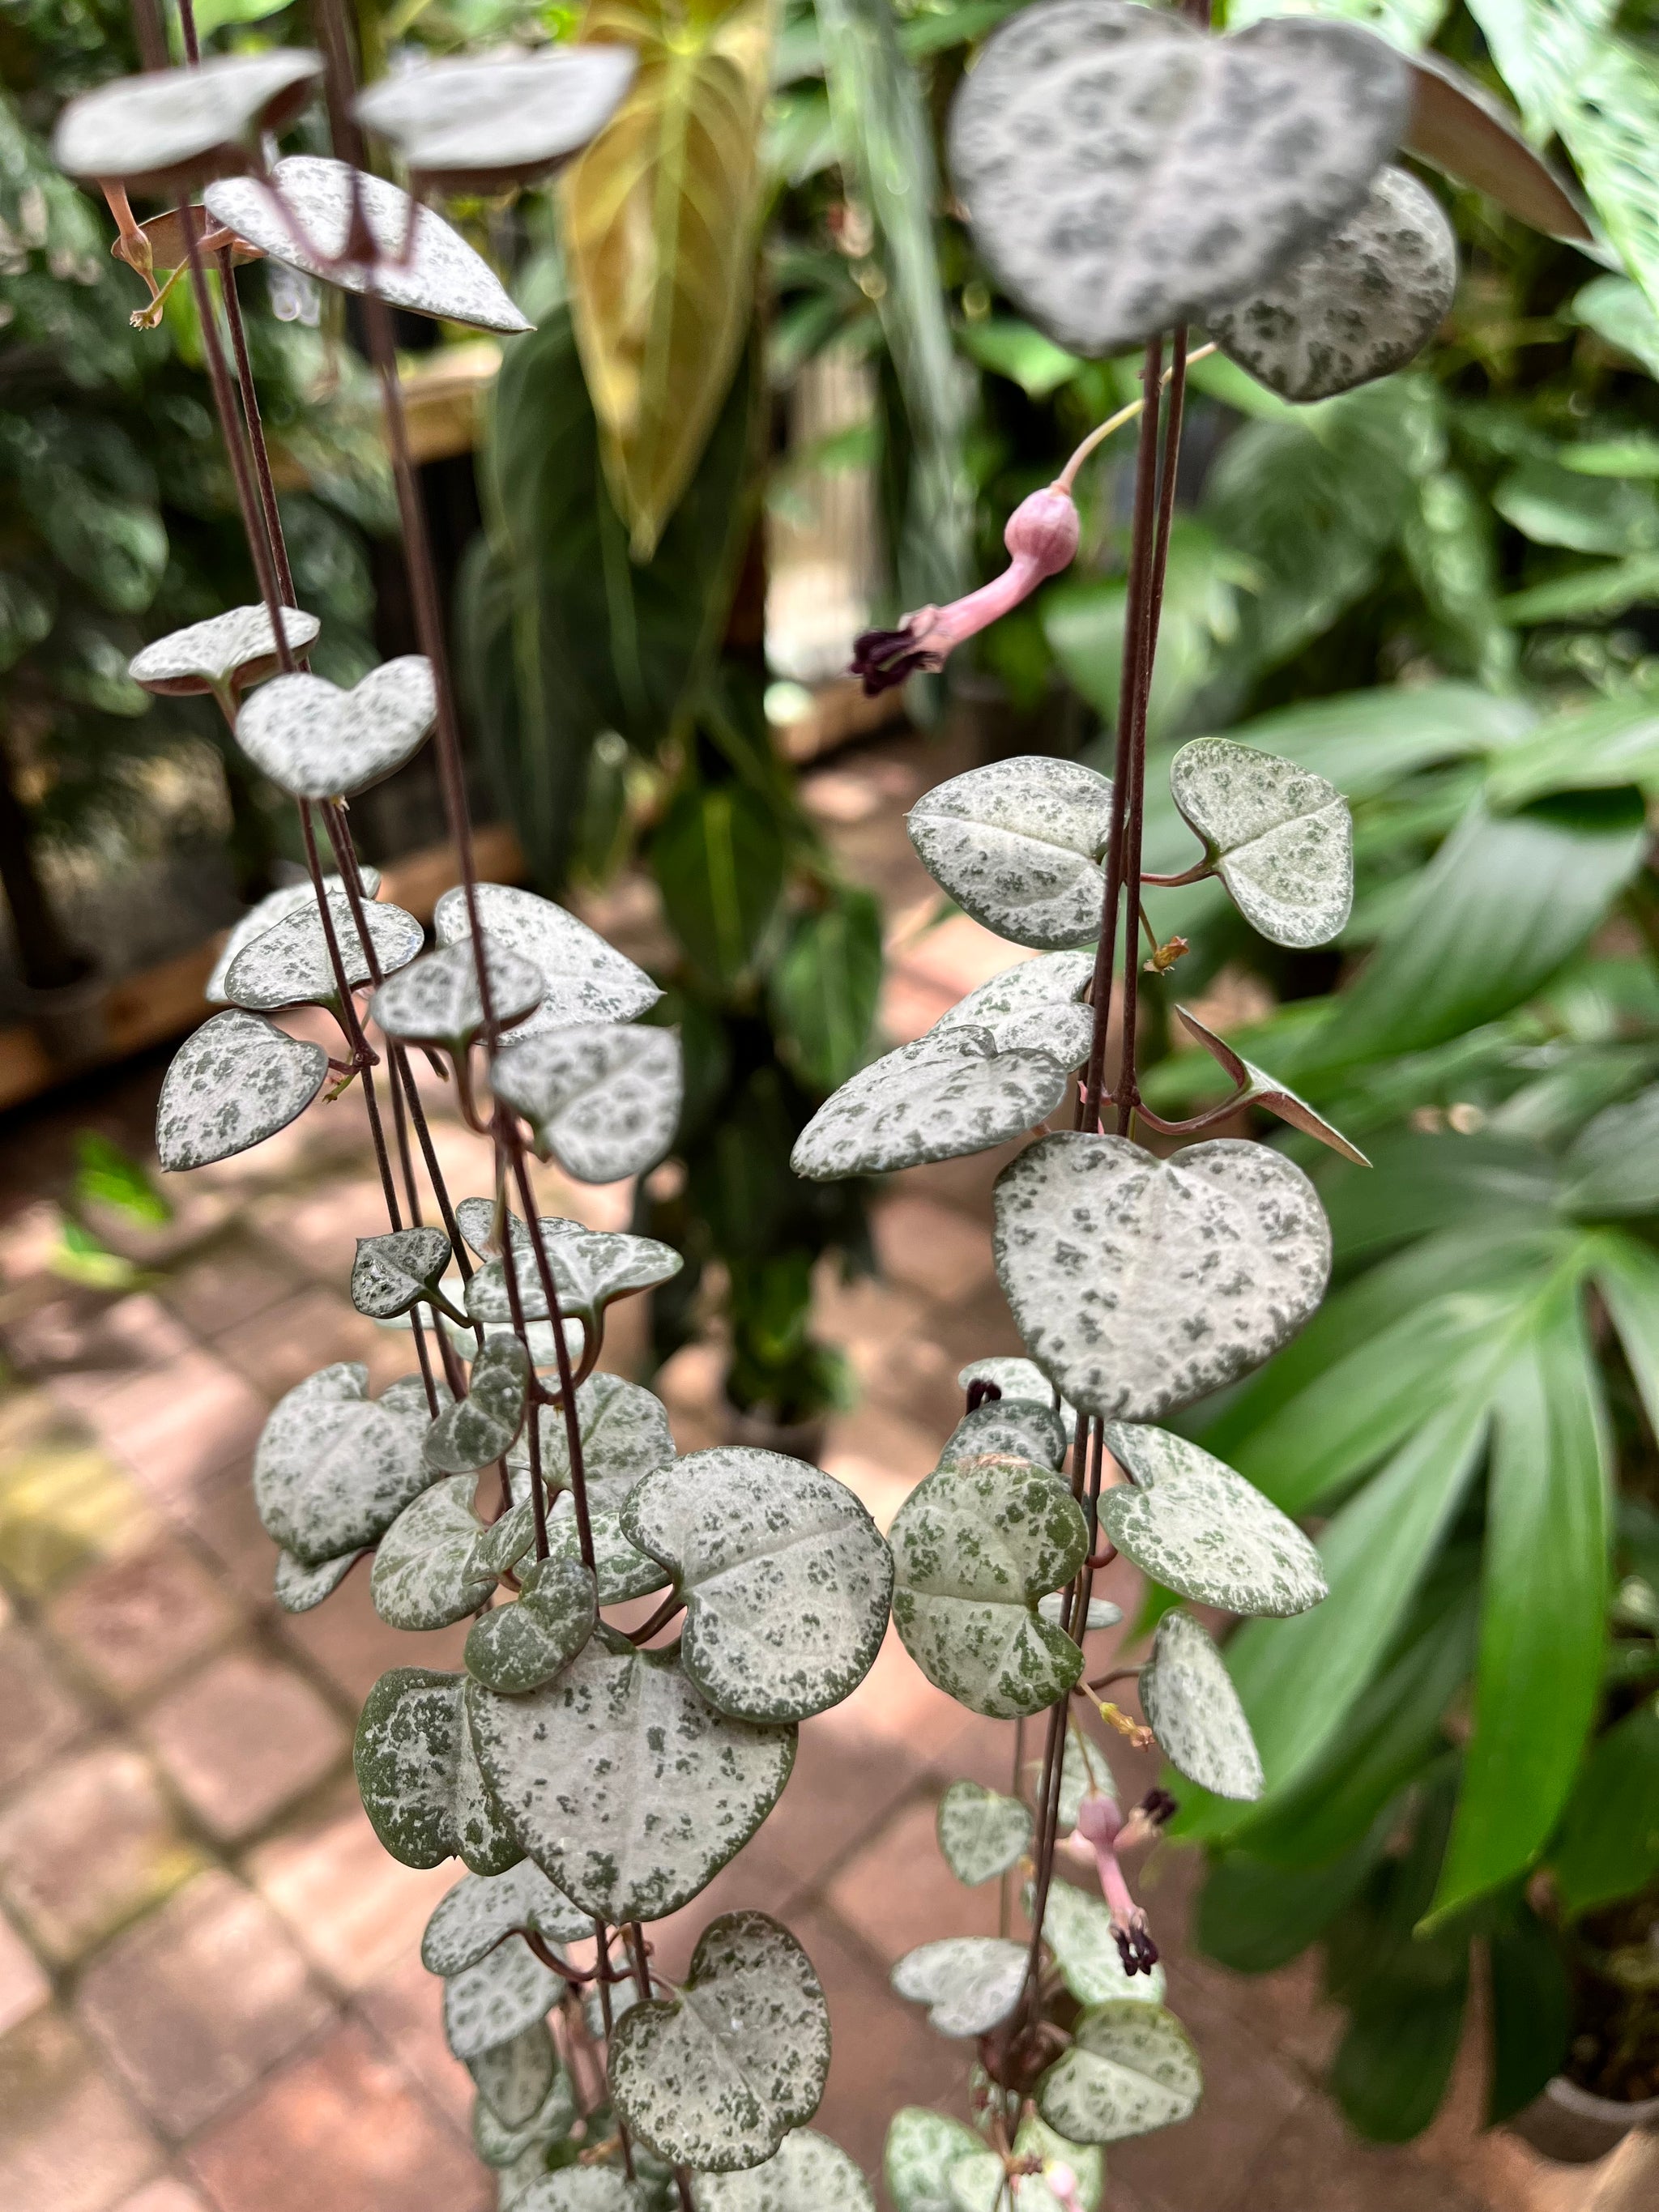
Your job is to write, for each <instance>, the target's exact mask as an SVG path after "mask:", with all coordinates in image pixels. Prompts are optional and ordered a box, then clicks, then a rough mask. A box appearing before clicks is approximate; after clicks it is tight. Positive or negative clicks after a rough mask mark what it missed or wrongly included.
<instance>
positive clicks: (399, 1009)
mask: <svg viewBox="0 0 1659 2212" xmlns="http://www.w3.org/2000/svg"><path fill="white" fill-rule="evenodd" d="M486 952H487V956H488V969H489V1005H490V1011H491V1012H492V1013H493V1014H494V1015H495V1020H496V1022H497V1024H499V1025H500V1027H501V1028H502V1029H504V1030H505V1029H510V1028H512V1026H513V1024H514V1023H515V1022H521V1021H523V1020H524V1018H525V1017H526V1014H530V1013H533V1012H535V1010H536V1008H537V1007H538V1006H540V1004H541V1002H542V991H543V984H542V977H541V970H540V969H538V968H532V966H531V964H530V963H529V961H527V960H521V959H520V957H518V955H517V954H516V953H513V952H507V951H504V950H503V949H502V948H501V946H500V945H489V946H487V947H486ZM368 1011H369V1012H370V1013H371V1014H373V1016H374V1018H375V1020H376V1021H377V1022H378V1023H379V1024H380V1027H381V1028H382V1029H383V1030H385V1031H386V1035H387V1036H394V1037H401V1038H402V1039H403V1040H404V1042H406V1043H409V1044H429V1045H437V1046H441V1047H442V1048H443V1049H444V1050H445V1051H446V1052H448V1053H450V1054H453V1055H454V1057H455V1058H457V1059H459V1057H460V1055H461V1054H463V1053H464V1052H465V1050H466V1048H467V1047H468V1046H469V1045H470V1044H471V1042H472V1041H473V1039H474V1038H475V1037H477V1036H482V1035H483V1026H484V1013H483V998H482V996H481V995H480V994H479V990H478V966H477V954H476V953H475V952H474V951H473V949H472V945H471V941H470V940H468V939H464V940H463V941H462V942H461V943H460V944H459V945H440V946H439V948H438V950H437V951H435V952H428V954H427V955H426V956H425V957H424V958H423V959H420V960H416V961H414V962H412V963H410V966H409V967H407V968H405V969H404V970H403V971H402V973H401V974H399V975H394V976H393V977H392V980H391V981H390V982H387V983H383V984H382V985H381V986H380V989H379V990H378V991H377V992H376V993H375V994H374V997H373V998H372V999H371V1000H369V1002H368Z"/></svg>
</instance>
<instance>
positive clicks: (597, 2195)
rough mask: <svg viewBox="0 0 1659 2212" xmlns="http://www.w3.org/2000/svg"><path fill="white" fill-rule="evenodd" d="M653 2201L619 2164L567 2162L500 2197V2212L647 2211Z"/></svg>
mask: <svg viewBox="0 0 1659 2212" xmlns="http://www.w3.org/2000/svg"><path fill="white" fill-rule="evenodd" d="M655 2202H656V2200H655V2199H654V2198H653V2197H647V2194H646V2190H645V2185H644V2184H643V2183H642V2182H638V2181H629V2179H627V2177H626V2176H625V2175H624V2174H623V2171H622V2168H621V2167H620V2166H564V2167H562V2169H561V2170H560V2171H559V2172H557V2173H544V2174H541V2175H539V2176H538V2178H537V2179H535V2180H533V2181H532V2183H531V2184H530V2185H529V2187H528V2188H527V2189H526V2190H524V2191H522V2192H521V2193H520V2195H518V2196H515V2197H512V2198H511V2199H510V2200H509V2199H507V2198H506V2197H503V2199H502V2212H650V2208H651V2207H652V2206H653V2205H654V2203H655Z"/></svg>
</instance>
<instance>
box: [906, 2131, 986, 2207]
mask: <svg viewBox="0 0 1659 2212" xmlns="http://www.w3.org/2000/svg"><path fill="white" fill-rule="evenodd" d="M984 2148H985V2145H984V2142H982V2140H981V2138H980V2137H979V2136H976V2135H975V2133H974V2131H973V2130H972V2129H971V2128H965V2127H963V2124H962V2122H961V2121H960V2120H953V2119H951V2118H950V2117H949V2115H948V2114H947V2113H945V2112H933V2111H930V2110H929V2109H928V2108H927V2106H922V2105H906V2106H902V2108H901V2109H900V2110H899V2111H898V2112H895V2113H894V2115H893V2117H892V2119H891V2120H890V2122H889V2124H888V2128H887V2148H886V2150H885V2152H884V2155H883V2159H882V2173H883V2178H884V2179H885V2181H886V2184H887V2193H888V2195H889V2196H890V2197H891V2198H892V2200H893V2202H894V2203H895V2204H896V2206H897V2208H898V2212H960V2208H959V2207H958V2205H957V2202H956V2199H955V2197H954V2195H953V2193H952V2191H951V2167H952V2166H955V2165H956V2164H957V2161H958V2160H961V2159H964V2158H976V2157H978V2156H979V2155H980V2154H981V2153H982V2152H983V2150H984Z"/></svg>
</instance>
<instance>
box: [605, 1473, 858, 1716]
mask: <svg viewBox="0 0 1659 2212" xmlns="http://www.w3.org/2000/svg"><path fill="white" fill-rule="evenodd" d="M622 1527H623V1534H624V1535H625V1536H627V1538H628V1539H629V1541H630V1542H631V1543H633V1544H635V1545H636V1546H637V1547H639V1549H640V1550H641V1551H642V1552H648V1553H650V1554H651V1555H652V1557H653V1559H660V1560H661V1561H662V1563H663V1565H665V1567H667V1568H668V1569H669V1570H670V1571H671V1574H672V1576H673V1578H674V1582H675V1583H676V1585H677V1587H678V1589H679V1590H680V1591H681V1593H682V1595H684V1599H685V1632H684V1637H683V1638H682V1639H681V1644H680V1663H681V1665H682V1666H683V1667H684V1669H685V1671H686V1673H687V1674H689V1675H690V1678H691V1680H692V1681H693V1682H695V1683H696V1686H697V1687H698V1689H699V1690H701V1691H702V1694H703V1696H704V1697H705V1698H707V1699H708V1702H709V1704H710V1705H714V1707H715V1708H716V1709H717V1710H718V1711H720V1712H723V1713H731V1714H733V1715H735V1716H736V1717H738V1718H739V1719H742V1720H753V1721H800V1720H805V1719H806V1718H807V1717H808V1716H809V1715H810V1714H812V1713H821V1712H823V1711H825V1709H826V1708H827V1707H829V1706H830V1705H838V1704H839V1703H840V1702H841V1700H842V1699H843V1698H845V1697H848V1696H850V1695H851V1694H852V1692H854V1690H855V1689H856V1688H857V1687H858V1686H859V1684H860V1682H861V1681H862V1680H864V1678H865V1676H866V1674H868V1673H869V1671H870V1668H871V1667H872V1665H873V1664H874V1662H875V1656H876V1654H877V1652H878V1650H880V1648H881V1639H882V1636H883V1634H884V1631H885V1629H886V1626H887V1608H888V1602H889V1600H890V1596H891V1595H892V1587H893V1563H892V1559H891V1557H890V1553H889V1552H888V1549H887V1547H886V1545H885V1544H884V1542H883V1541H882V1538H881V1535H880V1534H879V1532H878V1529H877V1528H876V1525H875V1523H874V1522H872V1520H871V1518H870V1516H869V1514H868V1513H867V1512H866V1510H865V1508H864V1506H863V1504H861V1502H860V1500H859V1498H857V1497H855V1496H854V1493H853V1492H852V1491H850V1490H849V1489H848V1487H847V1486H846V1484H845V1483H842V1482H837V1481H836V1478H835V1477H834V1475H831V1474H823V1473H822V1472H821V1471H820V1470H819V1469H818V1468H815V1467H808V1466H807V1465H805V1462H802V1461H800V1460H796V1459H786V1458H785V1457H784V1456H783V1455H782V1454H781V1453H780V1452H770V1451H761V1450H757V1449H754V1448H752V1447H750V1446H746V1445H739V1444H727V1445H721V1446H719V1447H717V1448H716V1449H714V1450H712V1451H700V1452H692V1453H691V1454H690V1455H689V1456H688V1457H686V1458H684V1459H677V1460H675V1461H673V1462H671V1463H670V1464H669V1465H668V1466H666V1467H664V1468H659V1469H658V1470H657V1472H656V1473H655V1474H650V1475H647V1477H646V1479H645V1480H644V1481H643V1482H641V1484H640V1485H639V1486H638V1488H637V1489H636V1490H635V1491H634V1492H633V1494H632V1495H631V1496H630V1497H629V1499H628V1502H627V1504H625V1505H624V1506H623V1509H622Z"/></svg>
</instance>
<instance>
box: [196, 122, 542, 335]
mask: <svg viewBox="0 0 1659 2212" xmlns="http://www.w3.org/2000/svg"><path fill="white" fill-rule="evenodd" d="M270 182H271V183H272V184H273V185H276V192H277V194H278V195H280V197H273V195H272V194H271V193H270V191H269V190H268V189H267V188H266V186H265V185H264V184H260V183H256V182H255V181H254V180H253V179H252V178H246V179H245V178H241V177H231V178H227V179H224V180H223V181H222V182H221V183H219V184H216V185H209V186H208V189H207V191H206V192H205V193H204V199H205V201H206V203H207V210H208V213H209V214H210V216H212V217H213V219H214V221H215V222H220V223H223V224H224V226H225V228H227V229H228V230H234V232H235V233H236V234H237V236H238V237H239V238H245V239H246V240H247V242H248V244H249V245H250V246H258V249H259V251H260V252H262V253H265V254H268V255H269V256H270V258H271V259H272V260H273V261H280V262H282V263H283V265H284V266H285V267H287V268H289V269H299V270H303V271H304V273H305V274H306V275H307V276H317V277H320V278H321V279H322V280H323V281H324V282H325V283H329V284H337V285H338V286H339V287H340V288H341V289H342V290H343V291H347V292H368V293H370V294H372V295H374V298H376V299H379V300H384V301H386V302H387V304H388V305H389V306H391V307H407V308H409V309H410V310H411V311H412V312H413V313H416V314H417V315H440V316H441V317H442V318H443V319H444V320H445V321H447V322H452V323H471V325H473V327H474V328H475V329H476V330H482V331H527V330H528V329H529V328H530V325H529V324H528V323H527V322H526V320H525V319H524V317H523V316H522V315H521V314H520V313H519V311H518V309H517V308H516V307H514V306H513V302H512V301H511V300H510V299H508V297H507V294H506V293H505V292H504V291H503V290H502V289H501V283H500V280H499V279H498V278H497V276H496V275H495V271H494V270H492V269H491V268H490V266H489V263H488V262H487V261H485V260H484V259H483V258H482V257H481V256H480V255H478V254H477V253H475V252H473V250H472V248H471V246H469V245H468V244H467V242H466V240H465V239H464V238H463V237H462V236H461V234H460V233H459V231H456V230H452V229H451V228H450V227H449V225H448V224H447V222H445V221H444V220H443V217H442V216H439V215H435V213H434V212H433V210H431V209H430V208H428V207H416V204H415V203H414V202H413V201H412V200H411V199H410V197H409V194H408V193H407V192H403V191H398V187H397V185H389V184H387V183H386V180H385V179H384V178H381V177H374V176H370V175H368V173H366V172H365V171H363V170H361V169H359V170H353V169H352V168H351V167H349V164H347V163H346V162H344V161H324V160H319V158H318V157H317V156H316V155H310V154H290V155H289V157H288V159H287V160H286V161H278V162H277V164H276V167H275V168H274V169H273V170H272V171H271V173H270ZM354 204H355V205H356V208H357V209H358V210H360V212H361V216H362V222H364V223H365V224H366V225H367V227H368V235H369V237H370V238H371V239H373V240H374V245H375V247H376V249H377V251H376V257H375V258H374V260H373V261H372V262H369V263H364V262H362V261H349V260H347V259H346V258H345V252H346V248H347V246H349V244H350V243H351V240H352V229H353V225H352V212H353V207H354ZM285 207H286V208H287V209H289V210H291V211H292V215H293V218H294V220H293V222H292V223H290V222H289V218H288V216H285V215H284V213H283V210H284V208H285Z"/></svg>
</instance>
